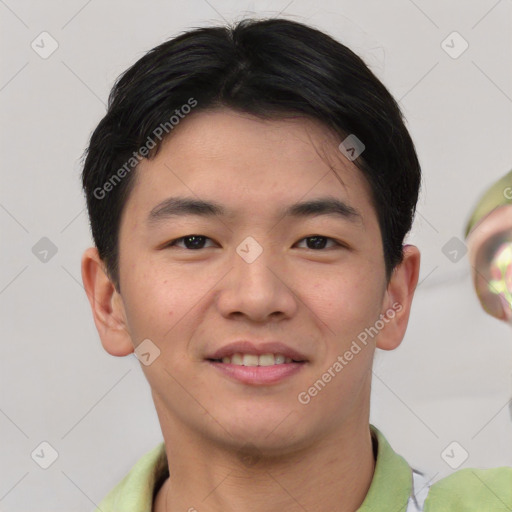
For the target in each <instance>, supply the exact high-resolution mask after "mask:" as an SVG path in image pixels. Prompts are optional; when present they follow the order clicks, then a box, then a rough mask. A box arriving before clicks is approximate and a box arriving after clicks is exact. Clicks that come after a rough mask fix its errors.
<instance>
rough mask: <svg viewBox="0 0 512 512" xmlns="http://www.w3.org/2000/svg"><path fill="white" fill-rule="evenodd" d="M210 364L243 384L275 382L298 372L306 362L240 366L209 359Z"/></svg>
mask: <svg viewBox="0 0 512 512" xmlns="http://www.w3.org/2000/svg"><path fill="white" fill-rule="evenodd" d="M209 362H210V364H211V365H212V366H214V367H215V368H217V369H218V370H220V371H221V372H223V373H224V375H227V376H228V377H231V378H233V379H236V380H237V381H239V382H243V383H244V384H253V385H265V384H276V383H277V382H281V381H282V380H284V379H286V378H287V377H291V376H292V375H295V374H296V373H297V372H300V370H301V369H302V367H303V366H304V365H305V364H306V363H283V364H274V365H272V366H242V365H238V364H230V363H221V362H218V361H209Z"/></svg>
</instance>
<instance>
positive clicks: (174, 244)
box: [163, 234, 348, 252]
mask: <svg viewBox="0 0 512 512" xmlns="http://www.w3.org/2000/svg"><path fill="white" fill-rule="evenodd" d="M191 237H198V238H199V237H200V238H204V239H206V240H211V238H209V237H207V236H204V235H196V234H192V235H185V236H182V237H180V238H175V239H174V240H171V241H170V242H168V243H167V244H165V246H164V247H163V248H164V249H167V248H170V247H175V246H176V244H177V243H178V242H180V241H182V240H185V239H186V238H191ZM309 238H323V239H325V240H330V241H332V242H334V244H335V245H336V246H337V247H339V248H345V249H348V246H347V245H346V244H343V243H341V242H338V241H337V240H335V239H334V238H331V237H329V236H322V235H309V236H305V237H304V238H301V239H300V240H299V242H302V241H303V240H308V239H309ZM334 248H335V247H331V249H334ZM181 249H185V250H187V251H190V252H194V251H200V250H202V249H204V247H201V248H200V249H187V248H186V247H181ZM306 249H308V250H309V251H317V252H318V251H325V250H326V249H325V248H323V249H309V248H306Z"/></svg>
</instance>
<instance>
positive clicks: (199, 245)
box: [165, 235, 211, 250]
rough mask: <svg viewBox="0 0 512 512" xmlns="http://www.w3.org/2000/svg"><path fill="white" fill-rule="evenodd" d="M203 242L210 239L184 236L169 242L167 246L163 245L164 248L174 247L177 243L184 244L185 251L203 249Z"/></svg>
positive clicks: (202, 236)
mask: <svg viewBox="0 0 512 512" xmlns="http://www.w3.org/2000/svg"><path fill="white" fill-rule="evenodd" d="M205 240H211V238H208V237H207V236H204V235H185V236H182V237H180V238H175V239H174V240H171V241H170V242H169V243H168V244H166V245H165V247H166V248H167V247H174V246H177V244H178V243H180V242H184V244H185V247H184V248H185V249H190V250H198V249H203V248H204V242H205Z"/></svg>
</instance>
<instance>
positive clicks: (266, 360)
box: [222, 353, 292, 366]
mask: <svg viewBox="0 0 512 512" xmlns="http://www.w3.org/2000/svg"><path fill="white" fill-rule="evenodd" d="M222 362H223V363H230V364H236V365H239V366H272V365H273V364H283V363H291V362H292V358H291V357H285V356H283V354H261V355H260V356H257V355H255V354H238V353H237V354H233V355H232V356H231V357H229V356H226V357H223V358H222Z"/></svg>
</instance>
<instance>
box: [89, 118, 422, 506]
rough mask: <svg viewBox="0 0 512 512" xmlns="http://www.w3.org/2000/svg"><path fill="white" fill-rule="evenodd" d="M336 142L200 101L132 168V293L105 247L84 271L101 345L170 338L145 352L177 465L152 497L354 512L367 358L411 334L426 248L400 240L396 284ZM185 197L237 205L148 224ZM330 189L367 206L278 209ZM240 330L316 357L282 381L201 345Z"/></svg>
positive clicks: (124, 347) (324, 134)
mask: <svg viewBox="0 0 512 512" xmlns="http://www.w3.org/2000/svg"><path fill="white" fill-rule="evenodd" d="M339 143H340V140H339V139H338V138H337V137H336V136H334V135H333V134H332V133H331V132H329V131H328V130H327V129H326V128H325V127H324V126H323V125H321V124H319V123H317V122H315V121H312V120H308V119H305V118H300V117H296V118H293V119H287V120H272V121H262V120H259V119H257V118H254V117H251V116H249V115H245V114H240V113H236V112H233V111H230V110H220V111H214V112H208V113H206V112H198V113H194V114H193V115H190V116H188V117H187V118H186V119H185V120H183V121H182V122H181V123H180V125H179V127H178V129H175V130H174V131H173V132H172V136H171V137H170V138H168V139H167V140H166V141H165V143H164V145H163V146H162V148H161V150H160V152H159V154H158V155H157V157H156V158H154V159H152V160H144V161H143V162H141V164H140V165H139V166H138V168H137V175H136V176H137V180H136V183H135V186H134V189H133V191H132V193H131V195H130V197H129V198H128V201H127V203H126V205H125V209H124V213H123V216H122V221H121V227H120V239H119V244H120V245H119V247H120V260H119V267H120V286H121V291H120V293H117V292H116V290H115V288H114V286H113V284H112V282H111V281H110V280H109V278H108V276H107V275H106V273H105V271H104V264H103V262H102V261H101V260H100V258H99V257H98V253H97V250H96V249H95V248H92V247H91V248H89V249H87V250H86V251H85V253H84V255H83V258H82V278H83V282H84V286H85V289H86V292H87V295H88V298H89V301H90V303H91V307H92V312H93V316H94V321H95V324H96V327H97V329H98V333H99V335H100V338H101V342H102V345H103V347H104V348H105V350H106V351H107V352H108V353H109V354H112V355H115V356H126V355H129V354H131V353H132V352H134V349H135V347H137V346H138V344H139V343H140V342H141V341H142V340H144V339H147V338H149V339H150V340H152V342H153V343H154V344H155V345H156V346H158V348H159V350H160V356H159V357H157V358H156V359H155V360H154V362H153V363H152V364H150V365H148V366H145V365H142V364H141V368H142V370H143V372H144V374H145V376H146V378H147V380H148V382H149V384H150V386H151V390H152V396H153V399H154V403H155V407H156V410H157V413H158V417H159V420H160V425H161V428H162V433H163V437H164V440H165V445H166V453H167V458H168V461H169V462H170V464H169V471H170V478H169V479H168V480H167V481H166V482H165V483H164V485H163V487H162V488H161V489H160V491H159V492H158V494H157V496H156V499H155V503H154V507H153V510H156V511H157V512H161V511H164V510H165V511H172V512H174V511H186V510H189V509H191V507H194V508H195V509H196V510H198V511H200V512H211V511H223V512H230V511H233V512H235V511H236V512H245V511H249V510H250V511H251V512H257V511H262V512H263V511H265V512H272V511H276V512H277V511H282V510H287V511H290V512H295V511H297V512H298V511H301V512H302V511H303V510H304V509H306V510H309V511H311V512H314V511H324V510H333V511H339V512H342V511H353V510H356V509H357V507H358V506H359V505H360V504H361V503H362V502H363V500H364V498H365V496H366V494H367V491H368V489H369V486H370V484H371V480H372V477H373V472H374V468H375V461H374V456H373V450H372V444H371V436H370V430H369V403H370V385H371V367H372V360H373V355H374V351H375V348H376V347H378V348H381V349H383V350H392V349H394V348H396V347H397V346H398V345H399V344H400V343H401V341H402V339H403V337H404V334H405V331H406V328H407V323H408V319H409V313H410V308H411V302H412V299H413V294H414V290H415V287H416V284H417V281H418V273H419V266H420V254H419V251H418V249H417V248H416V247H414V246H411V245H409V246H405V248H404V259H403V262H402V264H401V265H399V266H398V267H397V268H396V269H395V270H394V272H393V275H392V277H391V279H390V281H389V283H388V282H387V281H386V276H385V265H384V256H383V248H382V241H381V233H380V230H379V225H378V219H377V216H376V213H375V210H374V208H373V206H372V203H371V199H370V188H369V186H368V184H367V182H366V181H365V179H364V176H363V175H362V173H361V171H360V170H359V169H358V168H357V167H356V166H355V165H354V164H353V163H352V162H350V161H349V160H348V159H346V158H345V157H344V156H342V155H341V152H340V151H339V150H338V144H339ZM176 195H186V196H192V197H194V198H201V199H208V200H216V201H218V202H220V203H222V204H223V205H225V206H226V207H229V208H231V209H233V211H234V215H233V216H229V217H225V218H222V219H216V218H200V217H194V216H189V217H186V218H173V219H168V220H165V221H163V222H162V223H161V224H159V225H158V226H157V227H154V228H153V229H149V228H148V226H147V224H146V217H147V216H148V213H149V212H150V211H151V210H152V208H153V207H155V205H157V204H158V203H160V202H161V201H163V200H164V199H166V198H167V197H170V196H176ZM325 195H330V196H333V197H336V198H338V199H341V200H343V201H345V202H347V203H348V204H350V205H351V206H352V207H353V208H356V209H357V210H358V211H359V212H360V213H361V219H360V220H358V221H357V222H350V221H348V220H346V219H343V218H338V217H334V216H316V217H311V218H279V217H278V216H277V213H276V212H277V211H278V210H279V209H281V208H282V207H283V205H288V204H291V203H294V202H297V201H303V200H306V199H307V200H310V199H314V198H317V197H321V196H325ZM191 234H194V235H203V236H205V237H208V238H207V239H206V241H205V242H204V245H203V247H204V248H202V249H199V250H198V249H196V250H194V249H187V248H186V245H185V243H184V242H183V241H182V242H181V243H179V244H178V247H176V246H175V247H167V248H165V247H164V246H165V244H166V242H170V241H171V240H174V239H177V238H180V237H184V236H186V235H191ZM313 235H321V236H324V237H329V238H332V239H334V240H338V241H339V242H342V243H344V244H346V247H341V246H336V244H335V243H334V242H333V241H330V240H329V239H327V240H326V241H325V243H326V245H325V248H321V249H315V246H314V244H311V243H308V239H307V237H311V236H313ZM248 236H252V237H253V238H254V239H255V240H257V242H258V243H259V244H260V246H261V247H262V249H263V252H262V253H261V255H260V256H259V257H258V258H257V259H256V260H255V261H253V262H252V263H247V262H246V261H245V260H244V259H242V258H241V257H240V256H239V255H238V254H237V252H236V248H237V246H238V245H239V244H240V243H241V242H242V241H243V240H244V239H245V238H246V237H248ZM394 303H399V304H400V305H401V306H402V307H401V309H400V311H399V312H397V313H396V315H394V318H393V319H392V320H390V321H389V322H388V323H386V324H385V327H384V328H383V329H382V330H380V332H379V334H378V336H375V337H374V338H373V339H372V338H369V342H368V344H367V345H366V346H365V347H363V349H362V350H361V351H360V352H359V353H358V354H357V355H355V356H354V357H353V359H352V360H351V361H350V362H349V363H348V364H347V365H346V366H345V367H344V368H343V370H342V371H341V372H339V373H338V374H336V377H335V378H333V379H332V380H331V382H329V383H328V384H327V385H326V386H325V387H324V389H322V391H321V392H320V393H318V394H317V395H316V396H315V397H314V398H312V399H311V401H310V402H309V403H308V404H307V405H304V404H301V403H299V401H298V400H297V396H298V394H299V393H300V392H303V391H307V390H308V388H309V387H310V386H311V385H312V384H313V383H314V382H315V381H317V380H318V379H319V378H320V377H321V376H322V374H323V373H324V372H325V371H326V370H327V369H328V368H329V367H331V366H332V365H333V363H334V362H335V361H336V360H337V357H338V355H340V354H344V352H345V351H346V350H347V349H348V348H349V347H350V345H351V343H352V342H353V341H354V340H355V339H356V338H357V335H358V334H359V333H361V332H362V331H364V329H365V328H367V327H369V326H373V325H374V324H375V322H376V320H378V319H379V315H380V314H386V311H389V310H390V308H392V305H393V304H394ZM237 339H249V340H253V341H255V343H257V342H258V341H268V340H277V341H281V342H283V343H286V344H288V345H289V346H291V347H294V348H296V349H297V350H299V351H301V352H302V353H303V354H305V355H306V356H307V360H308V361H307V363H305V364H304V365H303V366H302V368H301V371H300V372H298V373H296V374H295V375H293V376H290V377H288V378H286V379H285V380H283V381H281V382H279V383H277V384H273V385H263V386H261V385H259V386H256V385H248V384H243V383H240V382H235V381H233V380H231V379H228V378H227V377H226V376H224V374H223V373H221V372H220V371H219V370H217V369H216V368H214V367H212V365H211V364H210V363H208V362H207V361H205V357H206V356H207V355H209V354H211V352H212V351H214V350H217V349H218V348H220V347H221V346H223V345H225V344H227V343H229V342H232V341H235V340H237ZM249 447H252V451H250V449H249ZM246 454H248V455H252V457H253V459H252V460H253V461H254V463H251V464H248V463H247V459H244V458H243V456H244V455H246Z"/></svg>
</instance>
